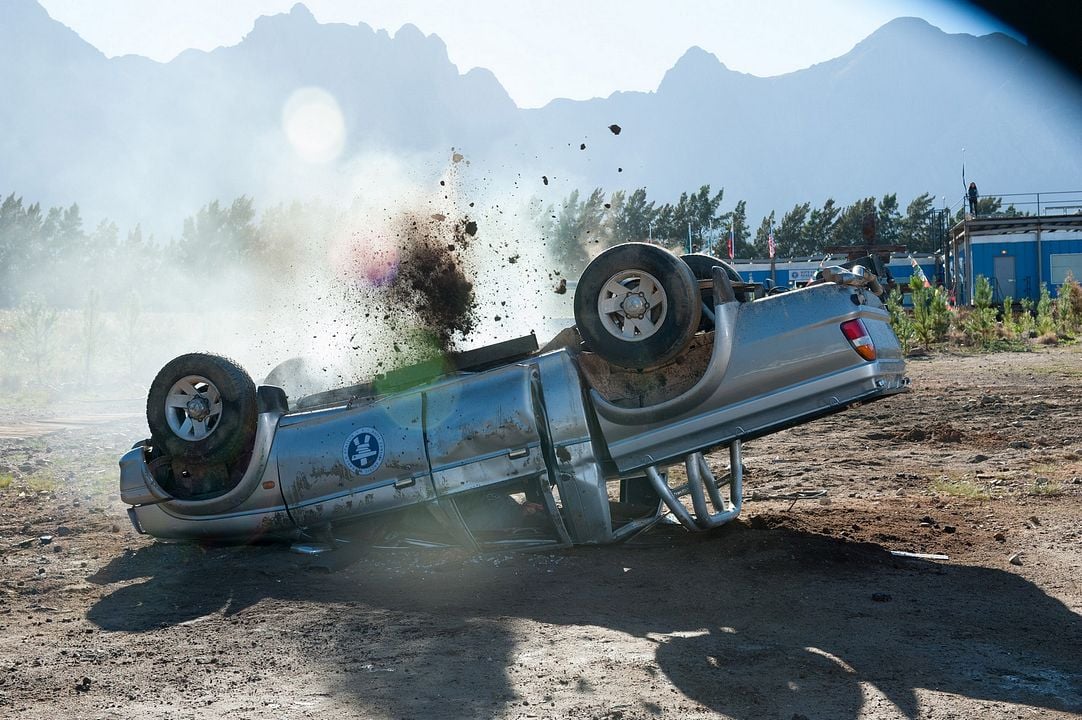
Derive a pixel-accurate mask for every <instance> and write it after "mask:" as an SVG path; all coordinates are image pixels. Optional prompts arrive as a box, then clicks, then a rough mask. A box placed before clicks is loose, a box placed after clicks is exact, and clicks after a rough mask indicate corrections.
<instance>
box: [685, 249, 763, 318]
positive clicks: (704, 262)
mask: <svg viewBox="0 0 1082 720" xmlns="http://www.w3.org/2000/svg"><path fill="white" fill-rule="evenodd" d="M680 259H681V260H683V261H684V263H685V264H686V265H687V266H688V267H689V268H691V273H692V275H694V276H695V279H696V280H712V279H713V275H711V274H710V273H711V270H712V269H713V268H714V266H715V265H718V266H720V267H721V268H723V269H724V270H725V274H726V275H728V276H729V280H730V281H731V282H734V283H742V282H744V278H742V277H740V273H738V272H737V271H736V268H734V267H733V266H732V265H730V264H729V263H727V262H726V261H724V260H722V259H720V258H716V257H714V256H713V255H705V254H702V253H695V254H693V255H681V256H680ZM699 295H700V297H701V298H702V301H703V304H704V305H706V307H708V308H710V312H714V288H713V286H712V285H711V286H708V287H705V288H702V290H700V291H699ZM736 297H737V299H739V300H740V301H741V302H743V301H745V300H747V294H746V293H743V292H739V293H737V294H736ZM699 329H700V330H704V331H705V330H713V329H714V323H712V322H710V318H708V317H705V316H704V317H703V318H702V320H700V321H699Z"/></svg>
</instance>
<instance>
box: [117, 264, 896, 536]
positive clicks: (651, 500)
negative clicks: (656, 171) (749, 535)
mask: <svg viewBox="0 0 1082 720" xmlns="http://www.w3.org/2000/svg"><path fill="white" fill-rule="evenodd" d="M880 291H881V289H880V288H879V287H878V285H877V283H876V281H875V279H874V278H873V277H871V276H870V275H866V274H865V273H864V268H862V267H859V266H857V267H854V268H852V269H849V270H846V269H843V268H830V269H827V270H826V271H824V272H823V273H822V278H821V280H820V282H818V284H815V285H813V286H810V287H807V288H803V289H799V290H793V291H789V292H779V293H776V294H764V293H763V292H762V287H761V286H757V285H750V284H745V283H743V282H741V281H740V276H739V275H738V274H736V273H735V272H734V271H733V269H732V268H731V267H730V266H728V265H727V264H726V263H724V262H722V261H720V260H716V259H714V258H710V257H707V256H702V255H694V256H685V257H684V258H680V257H677V256H676V255H673V254H671V253H669V252H667V251H665V250H662V249H660V248H658V247H656V246H652V245H646V244H639V243H630V244H626V245H619V246H616V247H614V248H611V249H609V250H607V251H606V252H604V253H602V254H601V255H599V256H598V257H597V258H596V259H595V260H594V261H593V262H592V263H591V264H590V265H589V266H588V267H587V269H586V271H585V272H584V273H583V275H582V277H581V279H580V280H579V282H578V285H577V288H576V292H575V319H576V323H577V324H576V327H575V328H571V329H569V330H567V331H564V332H563V333H561V334H560V336H558V337H557V338H556V340H555V341H554V342H552V343H549V345H548V346H546V347H545V348H542V349H540V350H538V348H537V343H536V341H534V339H533V337H532V336H528V337H527V338H520V339H518V340H515V341H510V342H507V343H501V344H499V345H495V346H490V347H488V348H483V349H481V350H475V351H470V352H466V353H460V354H457V355H454V356H452V357H450V358H447V359H446V361H445V362H444V363H443V364H442V365H441V366H440V367H437V368H433V367H427V368H426V367H421V368H412V369H407V370H404V371H400V372H398V373H390V374H388V375H386V376H381V377H379V378H376V379H375V380H373V381H372V382H369V383H364V384H361V385H355V386H351V387H346V388H340V389H337V390H332V391H329V392H323V393H319V394H315V395H310V396H307V397H303V398H298V399H297V400H295V401H293V402H292V403H291V402H290V401H289V400H288V398H287V397H286V394H285V392H284V391H283V390H282V389H281V388H280V387H275V386H273V385H269V384H268V385H263V386H259V387H256V386H255V385H254V384H253V382H252V380H251V379H250V378H249V377H248V375H247V374H246V373H245V372H244V371H243V370H242V369H241V368H240V367H238V366H237V365H235V364H234V363H232V362H231V361H229V360H227V359H225V358H222V357H220V356H217V355H207V354H191V355H184V356H181V357H179V358H177V359H175V360H173V361H171V362H170V363H168V364H167V365H166V366H165V367H164V368H163V369H162V371H161V372H160V373H159V374H158V376H157V378H156V379H155V381H154V383H153V384H152V386H151V389H150V394H149V397H148V400H147V418H148V422H149V426H150V429H151V437H150V438H149V439H147V440H144V441H142V442H140V443H138V444H137V445H136V446H135V447H134V448H133V449H132V450H131V451H129V452H128V453H127V454H125V455H124V457H123V458H122V459H121V461H120V468H121V473H120V476H121V477H120V485H121V496H122V498H123V500H124V502H125V503H127V504H128V505H130V506H131V507H130V508H129V510H128V514H129V516H130V518H131V521H132V524H133V525H134V527H135V529H136V530H137V531H138V532H140V533H149V534H151V535H154V536H156V537H160V538H172V539H224V540H234V541H254V540H259V539H264V538H285V539H295V540H304V539H313V538H330V537H333V535H332V534H331V533H332V532H334V533H339V532H341V531H344V530H345V526H347V525H348V526H353V527H352V528H351V533H354V534H355V533H360V535H361V536H362V537H363V538H364V539H366V540H368V541H370V542H373V543H378V544H388V543H397V544H412V543H423V544H435V545H448V546H464V547H468V548H473V549H476V550H492V549H499V548H503V549H506V548H509V547H522V548H538V547H553V546H566V545H571V544H600V543H612V542H619V541H621V540H625V539H627V538H630V537H632V536H633V535H635V534H637V533H639V532H641V531H643V530H645V529H647V528H649V527H651V526H652V525H654V524H655V523H657V522H658V521H659V520H660V519H662V518H663V517H666V516H668V515H671V516H672V517H674V518H675V519H676V520H677V521H679V522H680V524H682V525H683V526H685V527H686V528H688V529H689V530H692V531H698V530H706V529H709V528H712V527H716V526H718V525H720V524H722V523H724V522H727V521H729V520H731V519H733V518H734V517H736V515H737V514H738V513H739V512H740V509H741V501H742V466H741V457H740V448H741V442H742V441H744V440H748V439H751V438H755V437H759V436H762V435H766V434H768V433H772V432H776V431H778V430H781V429H784V428H787V427H791V426H793V425H797V424H800V423H804V422H807V421H810V420H812V419H815V418H817V417H821V416H824V415H827V414H830V413H834V412H838V411H840V410H843V409H845V408H847V407H849V406H852V405H854V404H858V403H864V402H868V401H871V400H876V399H879V398H883V397H887V396H889V395H892V394H895V393H899V392H902V391H904V390H905V389H906V387H907V384H908V380H907V378H906V377H905V375H904V372H905V365H904V361H903V359H902V353H901V349H900V347H899V344H898V341H897V338H896V337H895V336H894V334H893V332H892V331H891V328H890V325H889V324H888V314H887V312H886V311H885V310H884V309H883V307H882V304H881V303H880V301H879V299H878V297H877V293H878V292H880ZM724 447H728V450H729V461H730V462H729V470H728V472H727V473H724V474H723V473H721V472H718V473H717V474H715V472H714V471H713V470H712V469H711V467H710V465H709V463H708V462H707V461H706V459H705V458H704V456H703V453H705V452H707V451H709V450H712V449H715V448H724ZM673 466H682V467H680V468H679V472H673V473H669V472H668V469H669V468H670V467H673ZM675 476H682V477H680V479H679V480H674V477H675ZM674 482H677V483H678V485H676V486H675V487H674ZM685 498H687V499H689V500H690V502H689V503H686V502H685Z"/></svg>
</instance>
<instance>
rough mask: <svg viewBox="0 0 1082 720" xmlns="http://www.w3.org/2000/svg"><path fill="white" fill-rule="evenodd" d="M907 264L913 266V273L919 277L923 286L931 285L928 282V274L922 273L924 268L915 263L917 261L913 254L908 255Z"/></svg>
mask: <svg viewBox="0 0 1082 720" xmlns="http://www.w3.org/2000/svg"><path fill="white" fill-rule="evenodd" d="M909 264H910V265H912V266H913V274H914V275H916V276H917V277H919V278H920V281H921V282H922V283H924V287H932V283H930V282H928V276H926V275H925V274H924V270H923V269H921V266H920V265H918V264H917V261H916V260H914V259H913V256H912V255H910V256H909Z"/></svg>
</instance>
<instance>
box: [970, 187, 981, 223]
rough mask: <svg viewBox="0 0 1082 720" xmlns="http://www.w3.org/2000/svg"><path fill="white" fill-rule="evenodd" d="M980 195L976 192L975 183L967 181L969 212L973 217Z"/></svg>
mask: <svg viewBox="0 0 1082 720" xmlns="http://www.w3.org/2000/svg"><path fill="white" fill-rule="evenodd" d="M979 197H980V195H979V194H978V193H977V183H975V182H971V183H969V213H970V214H971V215H972V216H973V217H977V198H979Z"/></svg>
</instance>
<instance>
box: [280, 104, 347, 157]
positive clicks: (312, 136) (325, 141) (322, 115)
mask: <svg viewBox="0 0 1082 720" xmlns="http://www.w3.org/2000/svg"><path fill="white" fill-rule="evenodd" d="M282 129H283V130H284V131H285V134H286V138H288V139H289V144H290V145H292V146H293V151H294V152H295V153H297V156H298V157H300V158H301V159H302V160H304V161H305V162H309V163H318V164H323V163H329V162H331V161H333V160H335V159H336V158H337V157H338V156H339V155H340V154H341V153H342V147H343V146H344V145H345V142H346V120H345V117H344V116H343V115H342V109H341V108H340V107H339V106H338V101H337V100H335V99H334V96H333V95H331V94H330V93H329V92H327V91H326V90H323V89H322V88H317V87H304V88H300V89H299V90H296V91H294V93H293V94H292V95H290V96H289V99H288V100H286V104H285V106H284V107H283V108H282Z"/></svg>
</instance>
